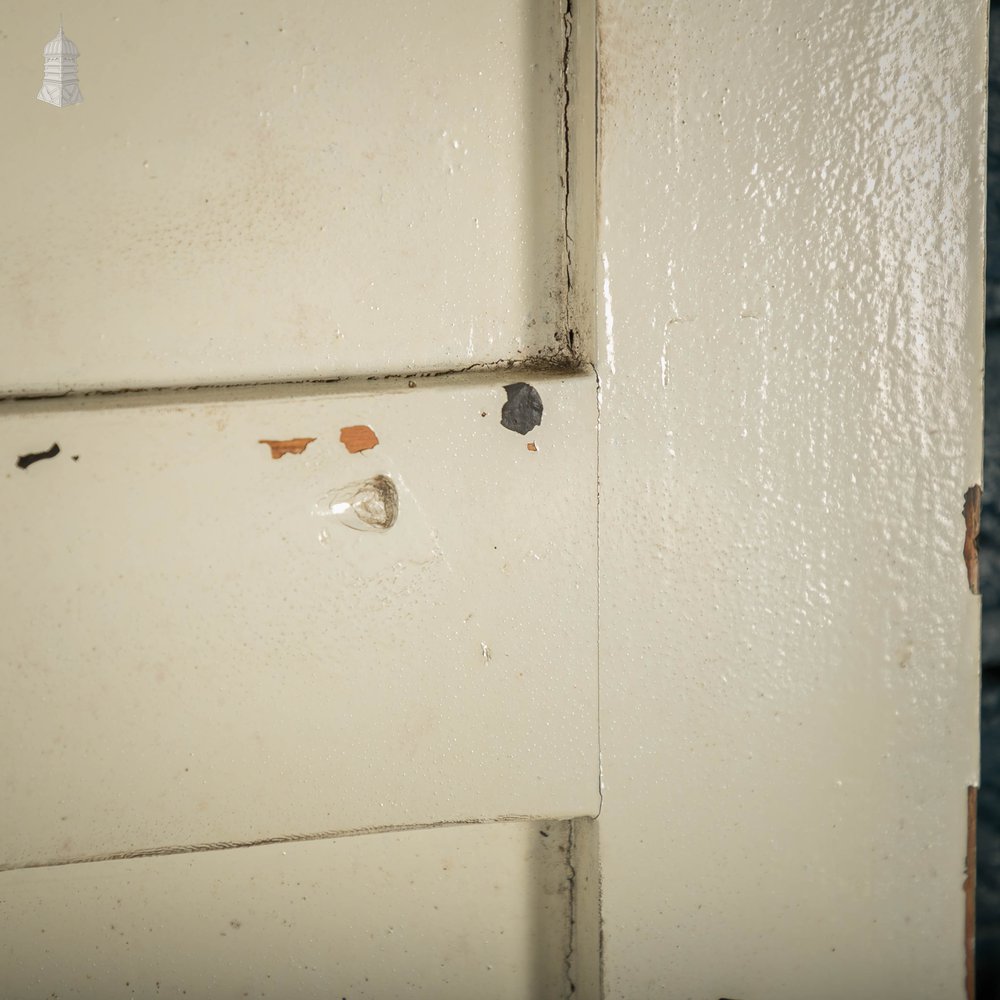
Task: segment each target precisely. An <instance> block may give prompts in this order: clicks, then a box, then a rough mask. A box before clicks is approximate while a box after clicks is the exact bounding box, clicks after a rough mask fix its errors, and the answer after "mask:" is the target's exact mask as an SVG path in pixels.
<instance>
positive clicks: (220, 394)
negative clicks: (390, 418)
mask: <svg viewBox="0 0 1000 1000" xmlns="http://www.w3.org/2000/svg"><path fill="white" fill-rule="evenodd" d="M589 367H590V365H589V363H588V362H585V361H583V360H581V359H580V358H578V357H568V356H567V355H565V354H561V353H560V354H555V353H554V354H538V355H532V356H531V357H528V358H519V359H510V358H508V359H501V360H498V361H484V362H477V363H476V364H471V365H465V366H463V367H458V368H441V369H427V370H426V371H409V372H402V373H397V372H392V373H389V374H386V375H350V376H338V377H336V378H320V379H290V380H285V381H279V382H218V383H207V384H205V385H187V386H183V385H181V386H147V387H143V388H141V389H94V390H88V391H86V392H62V393H52V394H48V395H44V394H43V395H37V396H0V411H2V410H3V409H4V408H10V407H14V408H21V407H25V408H27V407H31V404H36V405H35V407H34V408H32V409H31V412H36V413H38V412H61V411H64V410H78V409H82V408H84V407H101V406H104V405H106V406H108V407H110V406H114V405H117V406H164V405H168V404H170V405H183V404H184V403H192V404H193V403H201V402H205V403H218V402H237V401H241V400H255V399H259V398H261V396H262V395H263V394H267V398H273V397H274V396H277V395H279V394H281V395H283V396H286V397H290V396H292V395H293V394H294V391H295V390H299V391H300V392H310V391H312V390H313V389H316V388H328V387H333V386H336V387H337V389H338V390H339V391H343V392H345V393H349V392H352V391H358V390H360V389H361V388H362V387H366V388H367V387H368V385H369V383H372V382H384V383H388V384H389V386H390V387H391V385H392V383H394V382H395V383H399V382H404V384H407V385H408V383H409V382H414V384H413V385H408V387H409V388H411V389H412V388H416V382H415V381H414V380H415V379H429V380H435V379H440V378H463V377H471V378H479V379H482V380H484V381H485V380H487V379H488V377H489V376H490V375H494V374H497V373H500V372H517V373H524V374H526V375H529V374H530V375H536V376H544V375H555V374H560V375H582V374H584V373H585V372H586V370H587V369H588V368H589ZM46 404H47V405H46ZM22 412H24V411H23V410H22Z"/></svg>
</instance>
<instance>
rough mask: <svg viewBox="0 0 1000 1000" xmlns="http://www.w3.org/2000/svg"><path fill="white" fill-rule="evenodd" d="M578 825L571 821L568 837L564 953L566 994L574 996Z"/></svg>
mask: <svg viewBox="0 0 1000 1000" xmlns="http://www.w3.org/2000/svg"><path fill="white" fill-rule="evenodd" d="M575 851H576V825H575V824H574V823H573V822H572V821H570V823H569V833H568V834H567V837H566V883H567V885H568V887H569V891H568V893H567V897H568V906H569V927H568V928H567V938H566V952H565V954H564V955H563V971H564V974H565V976H566V986H567V992H566V996H567V997H569V996H572V995H573V994H574V993H575V992H576V983H575V982H574V979H573V962H574V957H575V952H576V935H577V928H576V860H575V853H574V852H575Z"/></svg>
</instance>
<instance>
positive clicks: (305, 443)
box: [257, 438, 316, 458]
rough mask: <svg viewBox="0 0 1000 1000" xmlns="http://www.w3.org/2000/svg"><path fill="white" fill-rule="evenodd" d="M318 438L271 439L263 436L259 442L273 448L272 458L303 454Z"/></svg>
mask: <svg viewBox="0 0 1000 1000" xmlns="http://www.w3.org/2000/svg"><path fill="white" fill-rule="evenodd" d="M315 440H316V438H288V439H287V440H285V441H269V440H268V439H267V438H262V439H261V440H260V441H258V442H257V444H266V445H267V446H268V447H269V448H270V449H271V458H281V457H282V456H283V455H301V454H302V452H304V451H305V450H306V448H308V447H309V445H311V444H312V443H313V441H315Z"/></svg>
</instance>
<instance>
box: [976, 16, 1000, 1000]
mask: <svg viewBox="0 0 1000 1000" xmlns="http://www.w3.org/2000/svg"><path fill="white" fill-rule="evenodd" d="M989 84H990V96H989V127H988V132H987V135H988V139H987V147H988V155H987V178H986V452H985V461H984V469H983V492H984V495H983V521H982V531H981V534H980V572H981V577H980V579H981V585H982V591H983V708H982V787H981V789H980V792H979V847H978V859H977V872H976V875H977V888H976V970H977V971H976V993H977V996H978V997H979V1000H993V998H997V1000H1000V0H991V3H990V78H989Z"/></svg>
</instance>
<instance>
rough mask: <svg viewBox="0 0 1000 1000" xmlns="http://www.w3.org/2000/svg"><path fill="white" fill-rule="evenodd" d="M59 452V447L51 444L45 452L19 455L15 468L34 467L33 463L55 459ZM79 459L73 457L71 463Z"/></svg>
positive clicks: (76, 456) (77, 456)
mask: <svg viewBox="0 0 1000 1000" xmlns="http://www.w3.org/2000/svg"><path fill="white" fill-rule="evenodd" d="M59 450H60V449H59V445H58V444H53V445H52V447H51V448H49V449H48V450H47V451H34V452H29V453H28V454H27V455H21V456H20V457H19V458H18V460H17V467H18V468H19V469H27V468H30V467H31V466H32V465H34V464H35V462H44V461H45V460H46V459H48V458H55V457H56V455H58V454H59ZM79 457H80V456H79V455H74V456H73V461H74V462H75V461H76V460H77V459H78V458H79Z"/></svg>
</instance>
